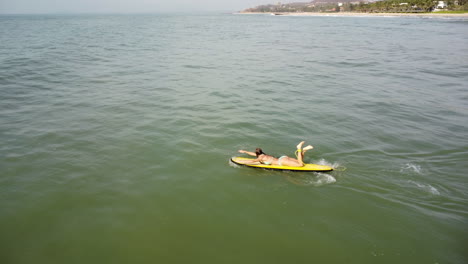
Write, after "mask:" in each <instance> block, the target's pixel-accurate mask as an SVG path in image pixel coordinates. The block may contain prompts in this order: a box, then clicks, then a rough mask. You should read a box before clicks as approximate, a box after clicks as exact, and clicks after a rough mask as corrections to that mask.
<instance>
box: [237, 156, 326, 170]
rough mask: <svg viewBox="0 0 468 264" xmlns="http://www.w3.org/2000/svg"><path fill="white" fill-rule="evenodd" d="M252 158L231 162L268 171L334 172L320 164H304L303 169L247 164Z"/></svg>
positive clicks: (240, 158)
mask: <svg viewBox="0 0 468 264" xmlns="http://www.w3.org/2000/svg"><path fill="white" fill-rule="evenodd" d="M250 160H254V159H250V158H244V157H233V158H231V161H232V162H233V163H235V164H237V165H242V166H247V167H252V168H259V169H268V170H287V171H312V172H313V171H315V172H326V171H332V170H333V168H332V167H330V166H327V165H318V164H304V166H303V167H291V166H280V165H266V164H245V163H246V162H249V161H250Z"/></svg>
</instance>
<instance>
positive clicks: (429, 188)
mask: <svg viewBox="0 0 468 264" xmlns="http://www.w3.org/2000/svg"><path fill="white" fill-rule="evenodd" d="M408 182H409V183H411V184H413V185H416V187H417V188H418V189H421V190H423V191H426V192H429V193H431V194H434V195H440V192H439V190H437V188H435V187H433V186H432V185H430V184H423V183H418V182H415V181H408Z"/></svg>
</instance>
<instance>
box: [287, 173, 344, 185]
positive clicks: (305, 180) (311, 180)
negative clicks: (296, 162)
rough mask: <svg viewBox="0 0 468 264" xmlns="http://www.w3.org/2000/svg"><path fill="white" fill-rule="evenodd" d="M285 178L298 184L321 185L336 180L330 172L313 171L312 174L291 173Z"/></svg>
mask: <svg viewBox="0 0 468 264" xmlns="http://www.w3.org/2000/svg"><path fill="white" fill-rule="evenodd" d="M286 179H287V180H288V181H290V182H292V183H294V184H296V185H300V186H315V187H318V186H322V185H327V184H332V183H334V182H336V179H335V178H334V177H333V176H331V175H330V174H326V173H313V174H301V175H299V174H296V173H294V174H292V175H288V176H286Z"/></svg>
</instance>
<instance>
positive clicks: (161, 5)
mask: <svg viewBox="0 0 468 264" xmlns="http://www.w3.org/2000/svg"><path fill="white" fill-rule="evenodd" d="M306 1H307V0H304V2H306ZM277 2H278V1H274V0H0V13H2V14H8V13H13V14H15V13H16V14H17V13H90V12H92V13H96V12H97V13H134V12H174V11H183V12H192V11H193V12H197V11H239V10H242V9H245V8H248V7H254V6H257V5H261V4H272V3H277ZM281 2H283V3H287V2H292V1H281ZM298 2H301V1H298Z"/></svg>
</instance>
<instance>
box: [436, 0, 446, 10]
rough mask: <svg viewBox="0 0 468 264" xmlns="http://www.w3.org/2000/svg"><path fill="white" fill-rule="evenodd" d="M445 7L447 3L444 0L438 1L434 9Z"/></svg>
mask: <svg viewBox="0 0 468 264" xmlns="http://www.w3.org/2000/svg"><path fill="white" fill-rule="evenodd" d="M446 7H447V4H446V3H445V2H444V1H438V2H437V6H436V9H444V8H446Z"/></svg>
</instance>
